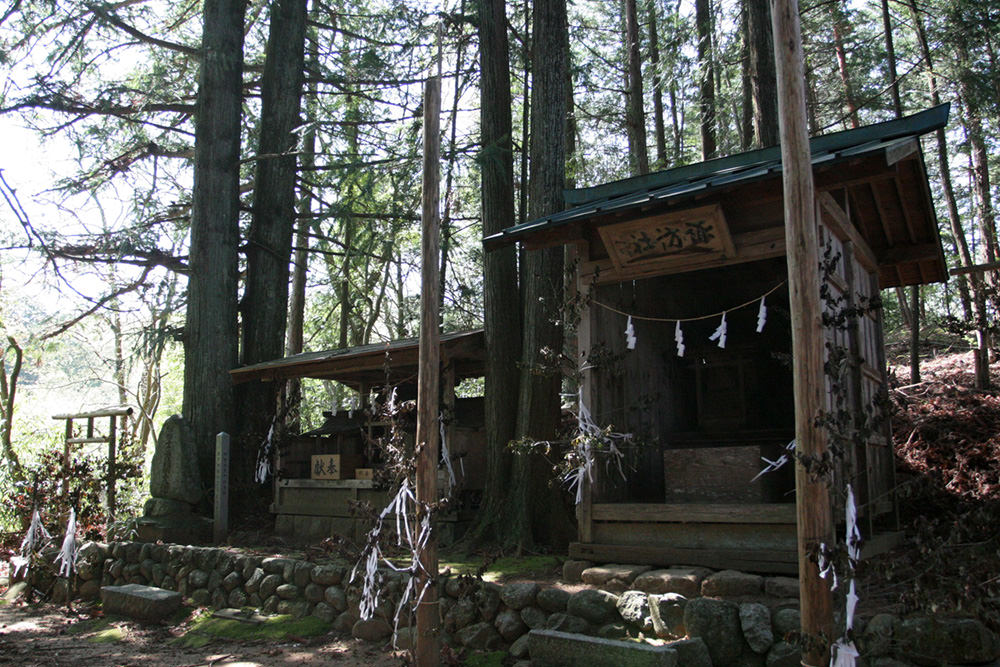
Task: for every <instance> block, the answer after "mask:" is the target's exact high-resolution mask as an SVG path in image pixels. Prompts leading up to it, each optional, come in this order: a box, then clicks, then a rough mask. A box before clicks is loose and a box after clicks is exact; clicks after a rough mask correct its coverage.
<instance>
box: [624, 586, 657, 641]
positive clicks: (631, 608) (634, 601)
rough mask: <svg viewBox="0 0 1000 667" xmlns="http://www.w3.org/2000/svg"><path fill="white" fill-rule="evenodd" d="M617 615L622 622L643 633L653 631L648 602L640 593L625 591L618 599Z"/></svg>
mask: <svg viewBox="0 0 1000 667" xmlns="http://www.w3.org/2000/svg"><path fill="white" fill-rule="evenodd" d="M618 613H619V614H621V617H622V620H623V621H625V622H626V623H631V624H632V625H634V626H636V627H637V628H639V629H640V630H642V631H643V632H649V631H650V630H652V629H653V619H652V618H651V617H650V615H649V614H650V612H649V600H648V598H647V595H646V593H643V592H642V591H625V592H624V593H622V595H621V597H620V598H618Z"/></svg>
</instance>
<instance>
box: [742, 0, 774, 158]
mask: <svg viewBox="0 0 1000 667" xmlns="http://www.w3.org/2000/svg"><path fill="white" fill-rule="evenodd" d="M745 3H746V4H745V6H746V11H747V36H748V39H747V41H748V42H749V44H750V84H751V98H752V100H753V126H754V134H755V135H756V143H757V146H758V147H766V146H777V145H778V89H777V85H778V83H777V79H776V78H775V69H774V40H773V38H772V36H771V35H772V30H771V5H770V2H769V0H745Z"/></svg>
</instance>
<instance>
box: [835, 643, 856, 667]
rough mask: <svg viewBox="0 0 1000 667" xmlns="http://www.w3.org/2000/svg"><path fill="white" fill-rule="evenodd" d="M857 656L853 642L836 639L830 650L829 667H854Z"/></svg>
mask: <svg viewBox="0 0 1000 667" xmlns="http://www.w3.org/2000/svg"><path fill="white" fill-rule="evenodd" d="M859 655H860V654H859V653H858V649H857V648H856V647H855V646H854V642H852V641H847V640H844V639H838V640H837V641H836V642H835V643H834V644H833V647H832V648H831V650H830V667H854V665H855V664H856V662H857V659H858V657H859Z"/></svg>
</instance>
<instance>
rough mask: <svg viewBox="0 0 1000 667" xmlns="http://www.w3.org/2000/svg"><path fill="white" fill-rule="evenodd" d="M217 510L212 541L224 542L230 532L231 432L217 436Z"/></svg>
mask: <svg viewBox="0 0 1000 667" xmlns="http://www.w3.org/2000/svg"><path fill="white" fill-rule="evenodd" d="M214 509H215V512H214V516H213V519H214V521H213V522H212V541H213V542H215V544H222V543H223V542H225V541H226V535H227V534H229V434H228V433H220V434H218V435H217V436H215V507H214Z"/></svg>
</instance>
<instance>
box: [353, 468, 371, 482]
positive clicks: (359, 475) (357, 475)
mask: <svg viewBox="0 0 1000 667" xmlns="http://www.w3.org/2000/svg"><path fill="white" fill-rule="evenodd" d="M374 478H375V469H374V468H357V469H356V470H355V471H354V479H374Z"/></svg>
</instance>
